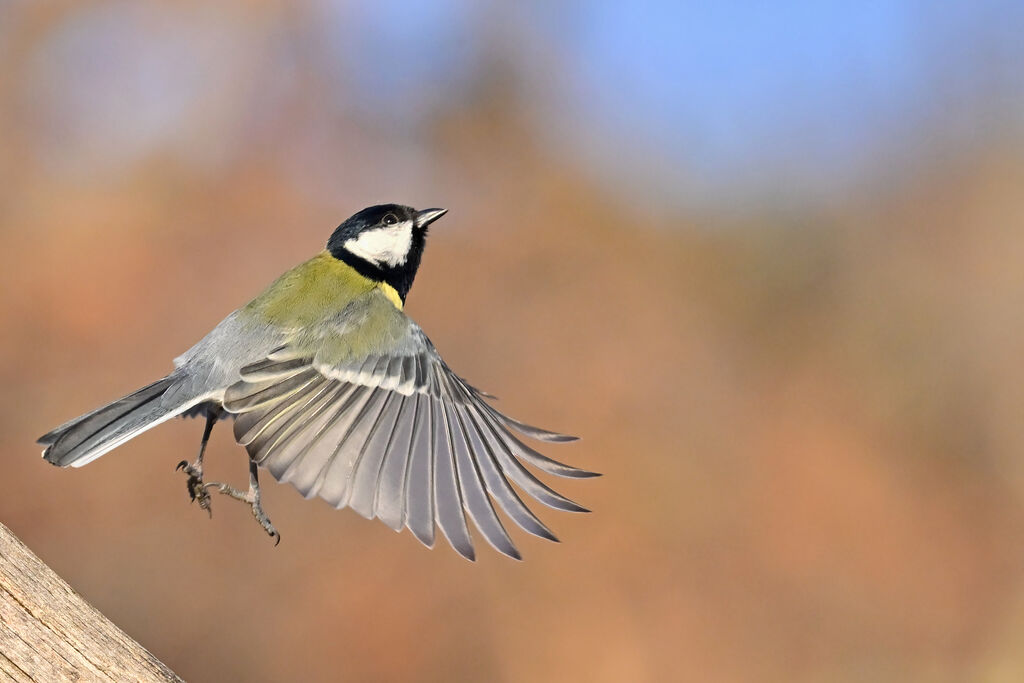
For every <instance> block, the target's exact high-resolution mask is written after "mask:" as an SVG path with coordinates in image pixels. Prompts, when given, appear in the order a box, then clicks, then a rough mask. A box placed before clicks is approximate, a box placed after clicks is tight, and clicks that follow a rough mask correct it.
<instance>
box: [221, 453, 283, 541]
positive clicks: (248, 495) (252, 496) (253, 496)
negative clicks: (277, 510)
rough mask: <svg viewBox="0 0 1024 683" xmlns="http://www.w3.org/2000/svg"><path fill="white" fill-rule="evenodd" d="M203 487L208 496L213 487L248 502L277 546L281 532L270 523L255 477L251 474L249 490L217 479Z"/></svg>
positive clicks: (254, 514)
mask: <svg viewBox="0 0 1024 683" xmlns="http://www.w3.org/2000/svg"><path fill="white" fill-rule="evenodd" d="M254 467H255V465H254ZM201 487H202V490H203V494H204V495H206V496H207V498H209V495H210V494H209V491H210V490H211V489H212V490H214V491H217V492H218V493H223V494H224V495H225V496H230V497H231V498H234V499H235V500H240V501H242V502H243V503H248V504H249V507H250V508H252V516H253V517H255V518H256V521H257V522H259V523H260V526H261V527H263V530H264V531H266V532H267V535H268V536H270V537H271V538H273V539H274V545H275V546H276V545H277V544H278V543H280V542H281V534H279V533H278V531H277V529H275V528H274V525H273V524H271V523H270V517H268V516H267V513H266V512H264V511H263V505H262V504H261V503H260V486H259V482H257V481H255V480H254V478H253V477H251V476H250V481H249V490H248V491H239V490H238V489H236V488H235V487H233V486H230V485H228V484H222V483H220V482H216V481H211V482H208V483H205V484H201Z"/></svg>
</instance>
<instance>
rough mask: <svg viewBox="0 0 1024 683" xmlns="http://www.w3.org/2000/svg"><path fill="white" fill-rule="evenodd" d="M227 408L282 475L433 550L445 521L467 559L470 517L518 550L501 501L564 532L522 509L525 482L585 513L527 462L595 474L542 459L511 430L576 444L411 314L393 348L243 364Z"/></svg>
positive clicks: (494, 541)
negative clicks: (490, 396)
mask: <svg viewBox="0 0 1024 683" xmlns="http://www.w3.org/2000/svg"><path fill="white" fill-rule="evenodd" d="M241 377H242V379H241V381H239V382H237V383H236V384H234V385H233V386H231V387H229V388H228V390H227V392H226V393H225V396H224V407H225V408H226V409H227V410H228V411H229V412H231V413H233V414H234V416H235V438H236V439H237V440H238V442H239V443H241V444H243V445H244V446H245V447H246V449H248V451H249V454H250V456H251V457H252V458H253V459H254V460H255V461H256V462H257V463H258V464H259V465H260V466H261V467H264V468H266V469H267V470H269V471H270V473H271V474H272V475H273V476H274V477H275V478H276V479H278V480H279V481H284V482H290V483H291V484H293V485H294V486H295V487H296V488H297V489H298V490H299V491H300V492H302V494H303V495H304V496H306V497H307V498H310V497H312V496H320V497H321V498H323V499H325V500H326V501H327V502H329V503H331V504H332V505H334V506H335V507H338V508H341V507H346V506H347V507H350V508H352V509H353V510H355V511H356V512H358V513H359V514H361V515H363V516H364V517H367V518H374V517H376V518H378V519H380V520H381V521H383V522H384V523H385V524H387V525H388V526H390V527H391V528H392V529H395V530H396V531H400V530H401V529H402V527H403V526H405V527H408V528H409V529H410V530H411V531H412V532H413V534H415V535H416V537H417V538H418V539H419V540H420V541H422V542H423V543H424V544H425V545H427V546H433V544H434V538H435V529H436V528H437V527H440V529H441V531H442V533H443V534H444V535H445V537H447V539H448V541H449V542H450V543H451V544H452V546H453V547H454V548H455V549H456V550H457V551H458V552H459V553H460V554H461V555H463V556H464V557H466V558H467V559H470V560H472V559H474V557H475V553H474V549H473V544H472V541H471V538H470V533H469V528H468V527H469V525H468V524H467V513H468V518H469V519H470V520H471V521H472V522H473V524H474V525H475V526H476V527H477V529H478V530H479V531H480V533H481V534H483V536H484V538H486V539H487V541H488V542H489V543H491V545H493V546H494V547H495V548H496V549H497V550H499V551H501V552H502V553H504V554H506V555H508V556H510V557H514V558H516V559H519V558H520V554H519V551H518V550H517V549H516V547H515V545H514V544H513V543H512V540H511V538H509V535H508V533H507V532H506V530H505V528H504V526H503V525H502V523H501V520H500V519H499V518H498V515H497V514H496V512H495V507H494V504H493V503H494V501H496V502H497V504H498V507H500V508H501V509H502V510H503V511H504V512H505V514H506V515H507V516H508V517H509V518H511V519H512V520H513V521H514V522H515V523H516V524H517V525H519V526H520V527H522V528H523V529H525V530H526V531H528V532H530V533H531V534H534V535H536V536H541V537H543V538H547V539H550V540H557V539H556V538H555V536H554V534H552V533H551V531H550V530H549V529H548V528H547V527H546V526H545V525H544V523H543V522H541V521H540V520H539V519H538V518H537V516H536V515H535V514H534V513H533V512H532V511H531V510H530V509H529V508H528V507H527V506H526V504H525V503H524V502H523V499H522V498H521V497H520V495H519V494H518V493H517V491H516V488H514V487H513V484H514V485H515V486H517V487H518V488H519V489H520V490H522V491H523V492H525V493H526V494H528V495H529V496H530V497H532V498H535V499H537V500H539V501H540V502H542V503H544V504H545V505H548V506H550V507H553V508H557V509H560V510H568V511H573V512H585V511H586V510H585V508H583V507H581V506H580V505H578V504H576V503H574V502H572V501H571V500H569V499H568V498H566V497H565V496H562V495H561V494H559V493H557V492H556V491H554V490H553V489H551V488H550V487H549V486H547V485H546V484H544V483H543V482H541V481H540V480H539V479H538V478H537V477H536V476H534V474H533V473H532V472H531V471H530V470H528V469H527V468H526V467H525V466H524V464H523V463H527V464H530V465H533V466H535V467H537V468H539V469H541V470H543V471H545V472H548V473H550V474H555V475H559V476H563V477H590V476H595V474H594V473H592V472H587V471H585V470H581V469H577V468H575V467H570V466H569V465H565V464H562V463H560V462H557V461H555V460H552V459H550V458H548V457H546V456H544V455H541V454H540V453H538V452H537V451H535V450H534V449H532V448H530V447H529V446H527V445H526V444H524V443H523V442H522V441H521V440H520V439H519V438H518V437H517V436H516V435H515V434H514V432H520V433H521V434H524V435H526V436H529V437H531V438H534V439H538V440H541V441H547V442H566V441H573V440H575V437H570V436H564V435H561V434H556V433H554V432H549V431H547V430H543V429H538V428H536V427H531V426H529V425H526V424H523V423H521V422H518V421H516V420H513V419H511V418H509V417H507V416H505V415H503V414H502V413H500V412H498V411H497V410H495V409H494V408H493V407H492V406H490V405H489V404H488V403H487V402H486V401H485V400H484V394H483V393H482V392H480V391H479V390H477V389H475V388H473V387H471V386H470V385H469V384H467V383H466V382H465V381H464V380H462V379H461V378H460V377H458V376H457V375H456V374H455V373H453V372H452V371H451V370H450V369H449V368H448V366H447V365H446V364H445V363H444V361H442V360H441V358H440V356H439V355H438V353H437V351H436V350H435V349H434V347H433V345H432V344H431V343H430V340H429V339H427V337H426V335H424V334H423V332H422V331H421V330H420V329H419V327H418V326H416V325H415V323H413V322H412V321H409V322H408V331H407V334H406V338H405V339H402V340H401V341H400V343H397V344H394V345H393V349H392V350H391V351H389V352H388V354H386V355H370V356H367V357H365V358H362V359H360V360H358V361H349V362H346V363H338V362H336V361H335V362H331V363H324V362H323V359H322V358H318V357H317V354H315V353H302V352H300V351H298V350H296V349H294V348H291V347H288V346H284V347H281V348H279V349H276V350H275V351H273V352H271V353H270V354H269V355H268V356H267V357H266V358H265V359H263V360H261V361H259V362H257V363H253V364H251V365H249V366H246V367H244V368H242V370H241Z"/></svg>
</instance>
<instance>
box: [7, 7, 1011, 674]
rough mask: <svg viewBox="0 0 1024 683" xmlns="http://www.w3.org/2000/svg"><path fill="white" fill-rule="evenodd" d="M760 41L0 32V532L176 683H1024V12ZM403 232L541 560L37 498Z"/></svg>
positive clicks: (705, 36)
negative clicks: (549, 477)
mask: <svg viewBox="0 0 1024 683" xmlns="http://www.w3.org/2000/svg"><path fill="white" fill-rule="evenodd" d="M754 5H758V4H757V3H741V2H719V3H700V4H698V3H692V4H691V3H674V2H650V3H644V2H639V3H613V2H581V1H568V2H559V3H545V2H540V1H538V0H531V1H527V2H516V3H512V2H508V3H499V2H469V1H468V0H444V1H443V2H375V3H356V2H338V3H331V2H302V3H298V2H286V1H285V0H276V1H275V0H262V1H260V2H245V3H241V2H218V3H208V2H174V3H151V2H145V3H140V2H129V1H123V2H94V1H84V2H83V1H76V2H70V1H65V2H30V1H28V0H0V150H2V153H0V231H2V238H3V240H2V241H3V248H2V249H0V319H2V321H3V333H2V335H0V380H2V386H3V389H2V391H0V448H2V450H0V453H2V456H3V463H4V475H3V477H2V478H0V521H2V522H3V523H4V524H7V525H8V526H10V527H11V528H12V529H13V531H14V532H15V533H17V534H18V535H19V536H20V537H21V538H22V539H23V540H24V541H25V542H26V543H27V544H28V545H29V546H30V547H31V548H32V549H33V550H35V551H36V552H37V553H38V554H39V555H40V556H41V557H42V558H43V559H44V560H45V561H46V562H48V563H49V564H50V565H51V566H52V567H53V568H54V569H55V570H56V571H58V572H59V573H60V574H61V575H63V576H64V577H65V578H66V579H67V580H68V581H69V582H70V583H71V584H72V585H73V586H74V587H75V588H76V589H77V590H79V591H80V592H81V593H82V594H83V595H84V596H85V597H86V598H87V599H89V600H90V601H91V602H93V603H94V604H95V605H96V606H97V607H98V608H99V609H100V610H102V611H103V612H104V613H105V614H107V615H108V616H109V617H110V618H111V619H113V620H114V621H115V622H116V623H117V624H119V625H120V626H121V627H122V628H124V629H125V630H126V631H127V632H128V633H129V634H131V635H132V636H134V637H135V638H137V639H138V640H140V641H141V642H142V643H143V644H144V645H145V646H146V647H148V648H149V649H150V650H152V651H153V652H154V653H155V654H156V655H157V656H158V657H159V658H161V659H162V660H163V661H164V662H166V663H167V664H168V665H170V666H171V667H172V668H174V669H175V670H176V671H177V672H178V673H179V674H181V675H182V676H184V677H185V678H186V679H188V680H190V681H224V680H246V681H285V680H304V681H331V680H339V679H348V680H382V681H383V680H394V681H405V680H424V681H451V680H467V681H480V680H489V681H502V680H504V681H546V680H579V681H631V680H636V681H662V680H671V679H675V680H701V681H752V680H757V681H910V680H913V681H965V680H972V681H1018V680H1022V679H1024V649H1022V648H1021V647H1020V643H1021V641H1022V639H1024V457H1022V454H1024V363H1022V362H1021V356H1022V353H1024V69H1021V64H1022V59H1024V41H1022V40H1021V39H1020V36H1021V35H1022V32H1024V5H1022V4H1021V3H1019V2H1010V1H1009V0H1007V1H1005V2H949V3H930V2H924V1H922V0H882V1H880V2H875V3H817V2H797V1H793V2H779V3H767V4H763V6H760V5H758V6H754ZM391 201H394V202H401V203H408V204H412V205H415V206H420V207H423V206H444V207H448V208H449V209H450V210H451V212H450V213H449V215H448V216H447V217H446V218H445V219H444V220H443V221H442V222H440V223H438V224H437V226H436V227H435V229H434V230H433V231H432V233H431V235H432V237H431V240H430V243H429V245H428V248H427V252H426V255H425V262H424V267H423V268H422V270H421V271H420V275H419V277H418V279H417V283H416V286H415V287H414V288H413V291H412V293H411V296H410V298H409V302H408V307H407V310H408V312H409V313H410V314H411V315H412V316H414V317H415V318H416V319H417V321H419V323H420V324H421V325H422V326H423V327H424V328H425V329H426V330H427V332H428V333H429V334H430V335H431V337H432V339H433V340H434V342H435V343H436V345H437V346H438V348H439V349H440V351H441V352H442V353H443V354H444V356H445V358H446V359H447V361H448V363H449V364H450V365H451V366H452V367H453V368H455V369H456V370H457V371H458V372H459V373H460V374H462V375H464V376H465V377H467V378H468V379H469V380H470V381H472V382H473V383H474V384H476V385H478V386H481V387H483V388H485V389H487V390H489V391H492V392H494V393H496V394H498V395H500V396H501V399H502V400H501V403H500V406H501V407H503V408H504V409H505V410H506V411H508V412H509V413H510V414H512V415H514V416H517V417H520V418H522V419H524V420H526V421H528V422H531V423H535V424H540V425H542V426H547V427H551V428H554V429H559V430H564V431H568V432H570V433H574V434H580V435H582V437H583V440H582V441H581V442H579V443H578V444H574V445H571V446H565V447H562V448H557V449H549V450H548V452H549V453H550V454H551V455H553V456H555V457H557V458H559V459H564V460H567V461H569V462H571V463H573V464H576V465H579V466H581V467H586V468H589V469H595V470H598V471H601V472H604V473H605V476H604V477H603V478H601V479H597V480H591V481H568V482H555V484H557V485H558V486H559V488H560V489H562V490H564V491H565V492H566V493H567V494H568V495H570V496H571V497H573V498H576V499H578V500H580V501H581V502H582V503H583V504H585V505H588V506H590V507H592V508H593V509H594V511H595V512H594V513H592V514H590V515H569V514H565V513H556V512H555V511H551V510H542V511H541V514H542V516H543V517H544V519H545V521H547V522H548V523H549V524H550V525H551V526H552V527H553V529H554V530H555V532H556V533H557V534H558V535H559V536H560V537H561V538H562V540H563V542H562V543H561V544H560V545H558V546H555V545H553V544H550V543H546V542H543V541H539V540H537V539H534V538H532V537H527V536H525V534H514V535H515V538H516V540H517V542H518V543H519V545H520V548H521V549H522V550H523V552H524V555H525V556H526V561H525V562H524V563H516V562H513V561H510V560H507V559H505V558H502V557H500V556H498V555H497V554H496V553H494V552H491V551H490V550H489V549H486V548H485V547H484V546H483V544H482V541H480V542H479V543H478V545H480V553H479V555H480V558H479V560H478V561H477V562H476V564H470V563H468V562H465V561H464V560H462V559H461V558H459V557H458V556H457V555H456V554H455V553H454V551H452V550H451V549H450V548H449V547H447V546H446V545H444V546H443V547H439V548H436V549H435V550H433V551H428V550H426V549H424V548H423V547H421V546H420V544H419V543H418V542H417V541H416V540H415V539H414V538H413V537H412V536H411V535H410V534H409V533H403V534H400V535H396V534H394V533H393V532H391V531H389V530H388V529H387V528H386V527H385V526H384V525H382V524H380V523H377V522H367V521H365V520H363V519H362V518H360V517H359V516H358V515H355V514H353V513H352V512H350V511H341V512H338V511H334V510H332V509H330V508H329V507H328V506H327V505H325V504H324V503H322V502H320V501H309V502H307V501H304V500H302V498H301V497H300V496H299V495H298V494H297V493H296V492H295V491H294V490H293V489H292V488H290V487H288V486H280V485H276V484H274V483H272V482H271V481H269V478H268V481H267V482H266V487H265V494H264V500H265V505H266V508H267V510H268V512H269V513H270V516H271V517H272V519H273V520H274V522H275V524H276V525H277V527H278V529H280V530H281V532H282V534H283V538H284V540H283V542H282V543H281V545H280V547H278V548H274V547H273V544H272V543H271V542H270V541H269V540H268V539H267V538H266V536H264V535H263V533H262V532H261V531H260V529H259V528H258V527H257V525H256V524H254V523H253V520H252V519H251V517H250V516H249V513H248V511H247V509H246V508H245V507H244V506H242V505H239V504H237V503H234V502H231V501H228V500H226V499H225V500H214V506H213V510H214V513H215V514H214V516H213V519H212V520H210V519H207V517H206V515H205V514H204V513H202V512H201V511H200V510H199V509H198V508H197V507H196V506H195V505H191V506H190V505H189V503H188V499H187V495H186V491H185V481H184V477H183V476H182V475H181V474H180V473H175V472H174V466H175V464H176V463H177V462H178V461H179V460H181V459H185V458H188V459H191V458H192V457H193V456H194V454H195V450H196V448H197V445H198V442H199V437H200V435H201V432H202V424H201V423H200V422H197V421H174V422H172V423H168V424H166V425H164V426H162V427H160V428H159V429H156V430H153V431H151V432H148V433H146V434H144V435H143V436H141V437H139V438H138V439H136V440H134V441H132V442H130V443H129V444H127V445H125V446H124V447H122V448H120V449H119V450H117V451H115V452H114V453H112V454H110V455H108V456H106V457H105V458H103V459H101V460H99V461H97V462H96V463H94V464H92V465H90V466H89V467H86V468H84V469H81V470H58V469H56V468H53V467H50V466H49V465H46V464H45V463H43V461H42V460H41V459H40V458H39V449H38V448H37V447H36V446H35V445H34V443H33V442H34V440H35V438H36V437H37V436H38V435H40V434H42V433H43V432H45V431H47V430H49V429H50V428H52V427H53V426H55V425H56V424H58V423H60V422H63V421H65V420H66V419H69V418H71V417H73V416H75V415H78V414H80V413H83V412H85V411H87V410H89V409H92V408H94V407H96V406H97V405H99V404H101V403H103V402H106V401H108V400H112V399H114V398H116V397H118V396H120V395H123V394H125V393H127V392H129V391H131V390H133V389H135V388H137V387H139V386H141V385H143V384H146V383H148V382H150V381H152V380H154V379H156V378H158V377H161V376H163V375H164V374H166V373H167V372H168V371H169V369H170V368H171V359H172V358H173V357H174V356H175V355H177V354H178V353H180V352H182V351H183V350H185V349H186V348H188V347H189V346H190V345H191V344H193V343H194V342H195V341H196V340H198V339H199V338H200V337H201V336H203V334H205V333H206V331H207V330H209V329H210V328H211V327H213V325H215V324H216V323H217V322H218V320H220V318H221V317H223V316H224V315H226V314H227V313H228V312H230V311H231V310H232V309H234V308H236V307H237V306H239V305H241V304H242V303H244V302H246V301H247V300H248V299H249V298H251V297H252V296H253V295H255V294H256V293H257V292H258V291H259V290H260V289H261V288H262V287H263V286H264V285H266V284H267V283H268V282H270V280H271V279H273V278H274V277H276V276H277V275H278V274H279V273H280V272H281V271H283V270H284V269H286V268H288V267H290V266H292V265H294V264H296V263H298V262H300V261H302V260H304V259H306V258H308V257H309V256H311V255H312V254H314V253H315V252H316V251H318V250H319V249H321V248H322V246H323V244H324V243H325V241H326V239H327V237H328V235H329V234H330V232H331V230H332V229H333V228H334V227H335V226H336V225H337V224H338V223H339V222H340V221H341V220H343V219H344V218H345V217H347V216H348V215H350V214H351V213H353V212H354V211H356V210H358V209H360V208H362V207H364V206H366V205H369V204H374V203H379V202H391ZM208 454H209V455H208V462H209V463H210V465H209V467H210V471H211V473H210V475H209V476H210V477H211V478H213V479H228V480H230V481H234V482H237V483H239V484H243V483H244V482H245V472H246V470H245V461H244V457H245V456H244V451H243V450H242V449H241V448H239V447H237V446H235V445H234V444H233V442H232V439H231V434H230V429H225V428H224V427H223V426H222V427H220V428H218V429H217V430H215V432H214V438H213V442H212V446H211V449H210V451H209V452H208Z"/></svg>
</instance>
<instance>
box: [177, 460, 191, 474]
mask: <svg viewBox="0 0 1024 683" xmlns="http://www.w3.org/2000/svg"><path fill="white" fill-rule="evenodd" d="M186 467H188V460H182V461H181V462H179V463H178V465H177V467H175V468H174V471H175V472H180V471H181V470H183V469H185V468H186Z"/></svg>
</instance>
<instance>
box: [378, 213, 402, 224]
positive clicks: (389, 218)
mask: <svg viewBox="0 0 1024 683" xmlns="http://www.w3.org/2000/svg"><path fill="white" fill-rule="evenodd" d="M381 222H382V223H384V225H394V224H395V223H397V222H398V218H397V217H396V216H395V214H393V213H389V214H388V215H386V216H384V220H383V221H381Z"/></svg>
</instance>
